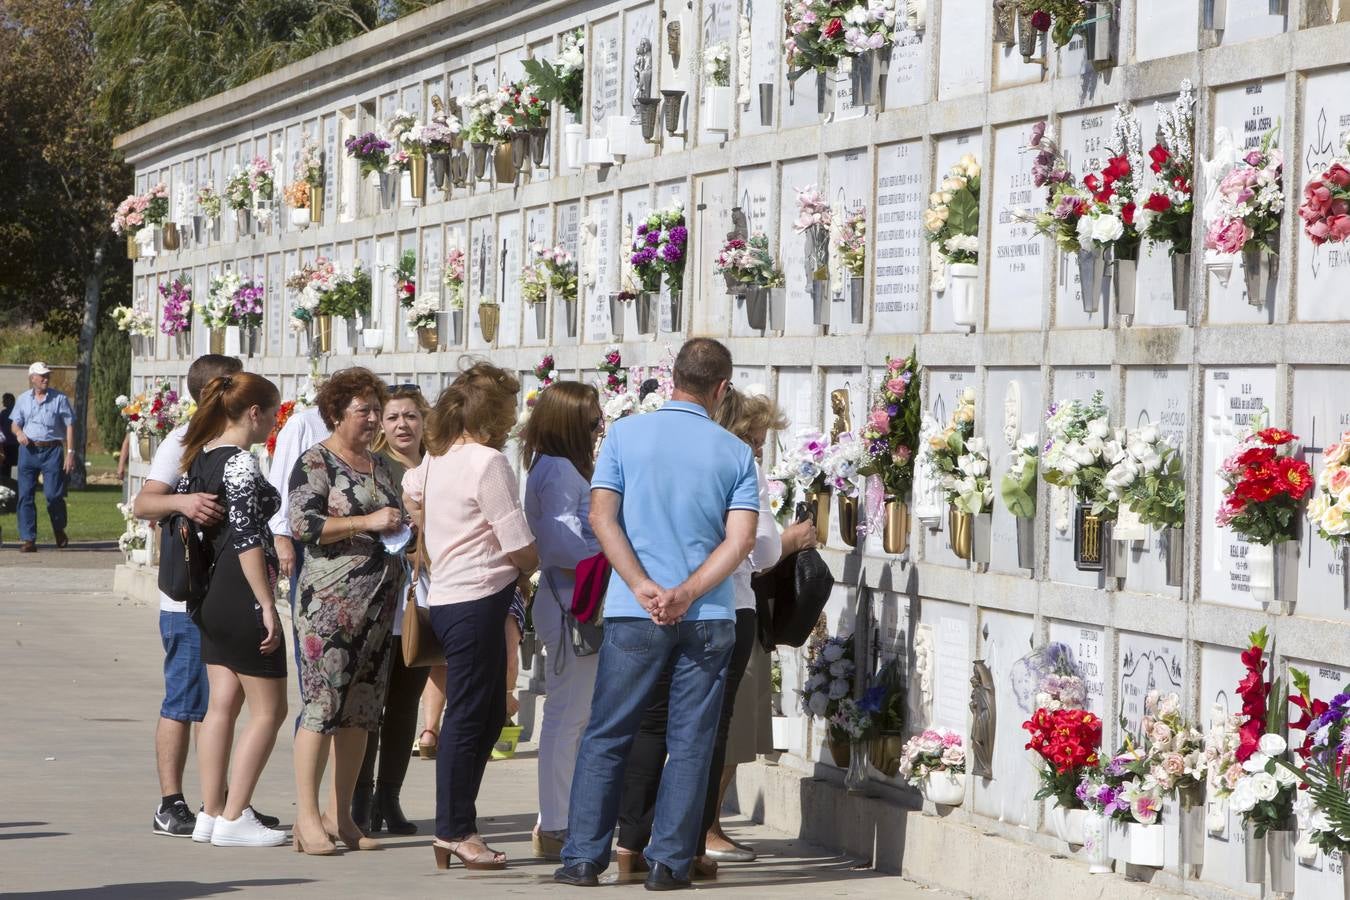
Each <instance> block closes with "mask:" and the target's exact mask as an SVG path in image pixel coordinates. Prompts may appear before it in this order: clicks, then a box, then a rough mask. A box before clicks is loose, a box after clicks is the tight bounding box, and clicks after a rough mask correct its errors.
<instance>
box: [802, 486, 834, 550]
mask: <svg viewBox="0 0 1350 900" xmlns="http://www.w3.org/2000/svg"><path fill="white" fill-rule="evenodd" d="M831 493H833V491H831V490H829V489H828V488H826V489H825V490H823V491H812V492H811V493H809V494H807V495H806V503H807V505H808V506H809V507H810V512H811V518H812V520H813V521H814V522H815V523H816V535H817V537H818V539H819V540H821V541H824V540H825V537H826V536H827V535H828V534H829V533H830V494H831Z"/></svg>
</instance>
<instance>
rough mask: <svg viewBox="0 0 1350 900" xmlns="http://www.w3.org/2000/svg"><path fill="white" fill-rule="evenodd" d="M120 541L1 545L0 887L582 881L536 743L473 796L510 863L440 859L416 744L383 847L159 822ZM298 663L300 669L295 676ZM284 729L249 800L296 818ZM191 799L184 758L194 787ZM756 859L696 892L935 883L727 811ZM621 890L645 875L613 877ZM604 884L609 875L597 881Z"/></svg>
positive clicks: (900, 894) (248, 889)
mask: <svg viewBox="0 0 1350 900" xmlns="http://www.w3.org/2000/svg"><path fill="white" fill-rule="evenodd" d="M119 559H120V557H119V556H118V555H117V554H108V553H95V552H90V551H83V552H80V553H78V554H76V553H60V554H58V553H56V552H55V551H53V552H50V553H39V554H37V555H36V556H25V557H22V558H21V557H19V556H18V554H17V553H15V552H14V551H12V550H3V551H0V584H3V587H0V623H2V624H0V641H3V644H0V646H3V648H4V649H3V652H0V684H3V685H4V688H3V690H0V723H3V726H0V761H3V765H0V895H3V896H5V897H10V898H28V897H44V898H57V897H62V898H77V900H95V898H97V900H104V898H170V900H178V898H191V897H213V896H219V895H225V894H233V893H240V892H243V893H245V894H246V895H247V896H248V897H250V898H252V897H259V898H263V897H283V898H303V897H356V898H381V897H398V898H419V897H431V896H438V895H439V896H455V897H507V896H543V895H545V894H548V895H551V896H556V895H559V894H563V895H571V896H576V895H578V894H579V893H580V892H578V891H575V890H571V889H565V888H562V887H559V886H557V885H555V884H553V883H552V881H551V880H550V878H549V876H550V874H551V872H552V870H553V864H548V863H544V862H542V861H538V860H532V859H530V858H529V853H530V838H529V834H530V828H531V827H532V826H533V824H534V818H535V809H536V802H535V793H534V792H535V753H534V748H533V747H532V746H531V745H528V744H527V745H524V746H523V747H522V750H521V752H520V753H519V755H518V757H517V758H516V759H515V760H511V761H505V762H493V763H492V764H491V765H490V766H489V768H488V774H487V778H486V781H485V784H484V788H483V795H482V797H481V800H480V805H479V809H480V811H481V812H482V816H481V822H482V825H483V828H484V831H485V833H486V834H487V835H488V838H489V840H490V841H491V842H492V844H493V845H494V846H496V847H498V848H499V849H501V850H504V851H505V852H506V853H507V854H508V856H509V857H510V859H511V866H510V868H509V869H507V870H506V871H505V872H501V873H483V874H475V875H473V876H470V875H468V874H467V873H466V872H465V870H463V869H462V868H455V869H452V870H451V871H449V872H439V871H437V870H436V869H435V867H434V865H433V862H432V858H431V850H430V849H429V845H430V842H431V838H430V836H429V832H430V821H429V820H430V819H431V817H432V815H433V812H434V796H435V787H434V773H433V768H434V767H433V765H432V764H431V763H425V762H422V761H420V760H414V761H413V763H412V766H411V769H410V771H409V774H408V783H407V784H406V785H405V786H404V791H403V801H404V802H403V807H404V810H405V811H406V812H407V813H408V815H409V816H411V817H412V818H413V819H415V820H417V821H418V823H419V824H420V825H421V826H422V831H421V833H420V834H417V835H414V836H412V837H408V838H395V839H390V840H386V841H385V846H386V849H385V850H384V851H383V852H379V853H345V854H343V855H341V856H337V857H330V858H312V857H306V856H301V855H298V854H295V853H292V852H290V849H289V847H287V848H277V849H259V850H254V849H218V848H214V847H209V846H198V845H196V844H193V843H192V842H190V841H188V840H185V839H170V838H165V837H159V836H154V835H152V834H151V832H150V819H151V815H152V813H153V811H154V807H155V804H156V803H157V802H158V793H159V791H158V786H157V785H156V782H155V774H154V759H153V733H154V726H155V721H156V719H157V715H158V709H159V701H160V693H159V691H160V683H161V682H160V678H161V675H160V666H161V663H162V655H161V650H160V646H159V640H158V633H157V630H156V625H155V621H156V615H157V611H156V610H155V609H154V608H151V607H148V606H145V605H138V604H133V603H131V602H128V601H126V600H123V599H121V598H119V597H117V596H114V595H113V594H111V593H110V592H109V591H110V589H111V585H112V566H113V565H114V564H115V563H116V562H117V561H118V560H119ZM292 677H293V676H292ZM290 743H291V741H290V734H289V732H288V730H286V729H283V734H282V736H281V738H280V740H279V741H278V744H277V749H276V752H275V754H274V755H273V757H272V764H271V765H270V766H269V767H268V769H267V771H266V772H265V773H264V775H263V779H262V783H261V784H260V785H259V788H258V791H257V793H256V802H257V805H258V806H259V807H261V808H262V809H263V810H264V811H266V812H271V813H273V814H274V815H278V816H280V817H281V819H282V822H283V823H286V824H287V825H289V823H290V822H291V821H292V817H293V815H294V809H295V806H294V799H293V798H294V784H293V780H292V775H291V765H290V763H291V753H290ZM186 793H187V795H188V799H189V802H190V803H193V804H194V805H195V804H196V803H197V802H198V800H199V795H200V791H199V790H198V788H197V785H196V776H195V767H194V765H193V764H192V763H191V762H190V763H189V769H188V775H187V791H186ZM731 830H732V831H733V833H734V834H736V835H737V836H738V837H740V838H741V839H743V840H745V841H747V842H749V843H752V844H754V845H755V846H756V847H757V848H759V850H760V852H761V854H762V857H761V861H760V862H757V863H752V864H746V865H739V866H737V865H729V866H724V867H723V877H722V878H721V879H720V880H718V881H717V882H715V883H707V884H705V885H702V886H701V889H702V890H712V891H717V892H719V893H729V894H730V895H734V896H743V897H775V898H777V897H825V896H849V897H878V898H880V897H886V898H889V900H911V898H920V897H923V898H937V897H940V896H945V895H939V894H937V893H935V892H932V891H928V890H925V889H923V888H921V887H919V886H917V885H915V884H913V883H911V882H907V881H905V880H903V879H901V878H899V877H895V876H884V875H878V874H876V873H873V872H871V871H869V870H867V869H860V868H856V867H855V863H853V862H852V861H850V860H847V859H842V858H839V857H837V856H834V855H833V854H831V853H830V852H828V851H825V850H822V849H820V848H817V847H812V846H809V845H806V844H803V843H801V842H799V841H796V840H794V839H792V838H791V837H790V836H788V835H784V834H781V833H779V832H775V831H773V830H772V829H768V828H764V827H762V826H756V825H753V824H750V823H748V822H746V821H744V820H733V822H732V829H731ZM621 889H622V890H623V891H624V892H625V893H626V894H628V895H629V896H633V895H634V892H641V891H642V888H641V886H640V885H637V884H632V885H625V886H623V887H622V888H621ZM611 893H612V892H609V891H607V892H606V894H605V896H610V895H611Z"/></svg>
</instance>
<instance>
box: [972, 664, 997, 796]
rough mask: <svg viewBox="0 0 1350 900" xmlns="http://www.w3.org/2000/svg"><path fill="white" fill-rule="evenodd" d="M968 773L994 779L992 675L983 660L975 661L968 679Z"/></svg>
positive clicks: (994, 719)
mask: <svg viewBox="0 0 1350 900" xmlns="http://www.w3.org/2000/svg"><path fill="white" fill-rule="evenodd" d="M970 712H971V723H970V758H971V771H972V772H974V773H975V774H976V775H978V776H980V777H981V778H993V777H994V726H995V725H996V724H997V718H996V716H995V710H994V674H993V673H992V672H990V671H989V666H988V665H987V664H986V663H985V661H984V660H982V659H977V660H975V671H974V674H972V675H971V676H970Z"/></svg>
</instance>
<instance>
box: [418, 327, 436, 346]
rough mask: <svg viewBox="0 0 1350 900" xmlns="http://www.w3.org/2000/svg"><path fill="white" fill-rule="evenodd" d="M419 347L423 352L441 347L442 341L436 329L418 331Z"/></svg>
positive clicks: (420, 329)
mask: <svg viewBox="0 0 1350 900" xmlns="http://www.w3.org/2000/svg"><path fill="white" fill-rule="evenodd" d="M417 345H418V346H419V347H421V348H422V349H423V350H435V349H436V348H437V347H438V346H440V339H439V337H438V335H437V334H436V329H435V328H419V329H417Z"/></svg>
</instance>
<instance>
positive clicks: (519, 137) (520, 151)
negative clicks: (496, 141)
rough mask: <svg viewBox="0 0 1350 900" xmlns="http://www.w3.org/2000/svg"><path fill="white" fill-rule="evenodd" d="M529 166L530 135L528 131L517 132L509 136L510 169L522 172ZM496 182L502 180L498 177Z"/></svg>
mask: <svg viewBox="0 0 1350 900" xmlns="http://www.w3.org/2000/svg"><path fill="white" fill-rule="evenodd" d="M529 164H530V133H529V132H528V131H517V132H515V133H514V134H512V135H511V168H513V169H515V170H516V171H517V172H523V171H525V169H526V167H527V166H529ZM499 171H500V170H499ZM513 177H514V176H513ZM497 180H498V181H501V180H502V179H501V177H500V175H499V176H498V178H497Z"/></svg>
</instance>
